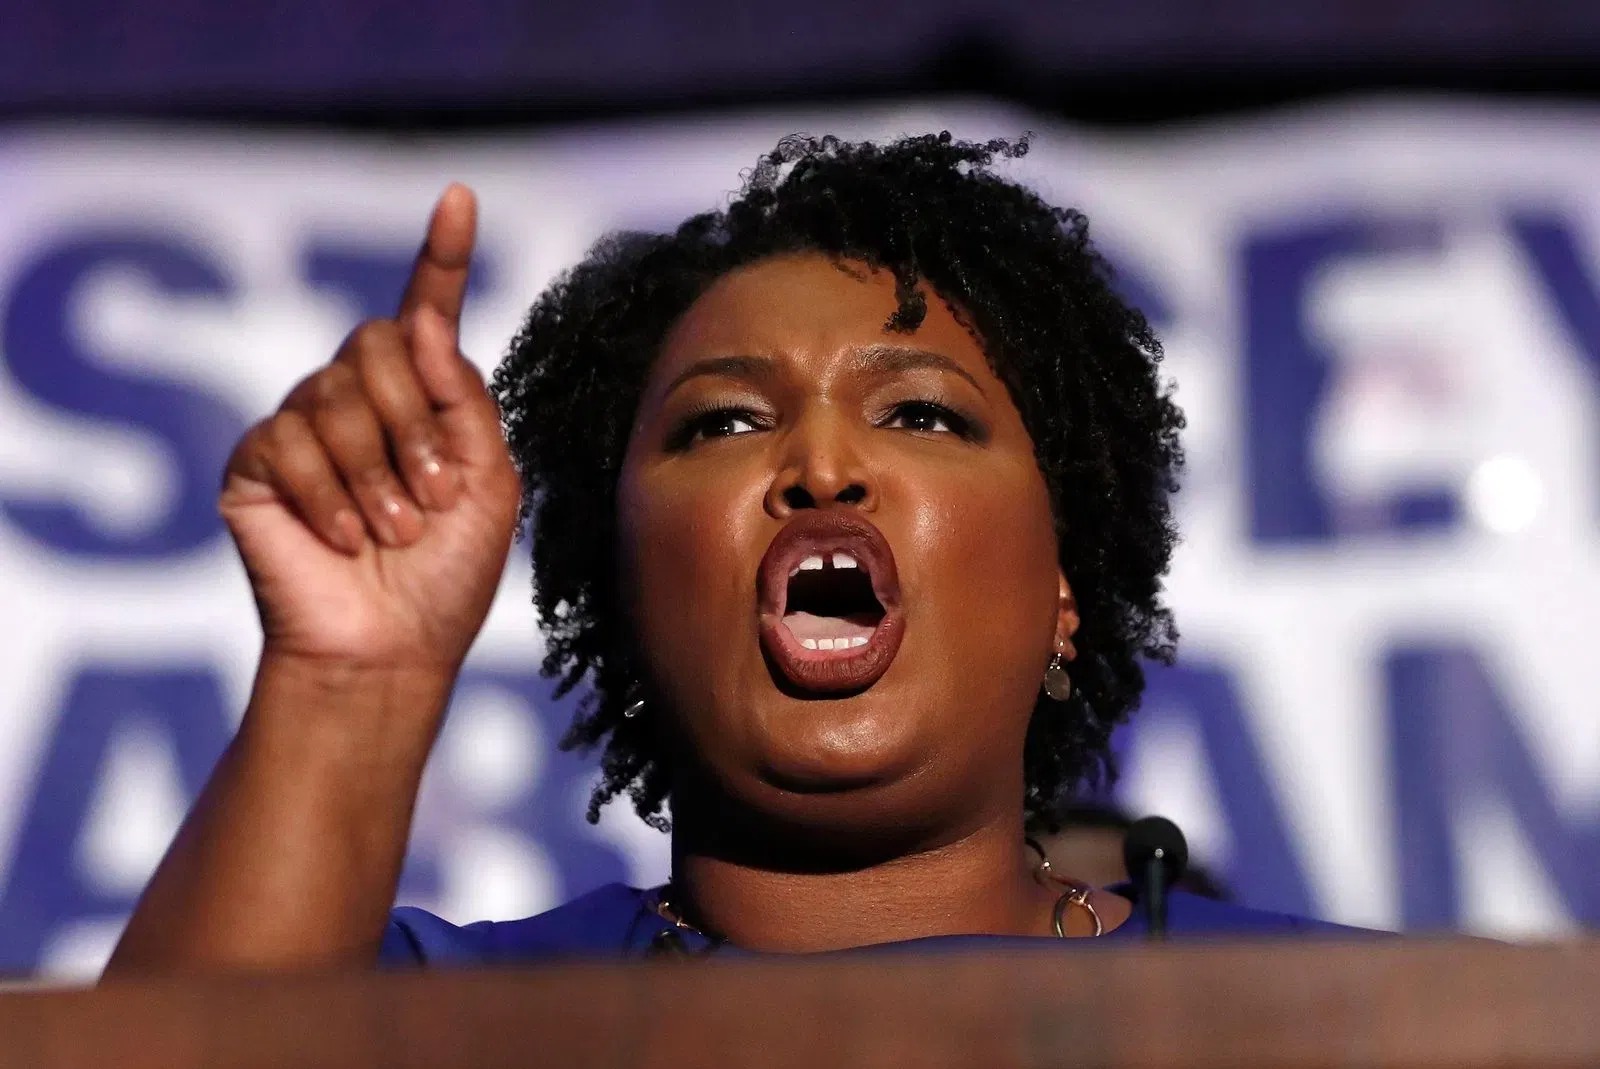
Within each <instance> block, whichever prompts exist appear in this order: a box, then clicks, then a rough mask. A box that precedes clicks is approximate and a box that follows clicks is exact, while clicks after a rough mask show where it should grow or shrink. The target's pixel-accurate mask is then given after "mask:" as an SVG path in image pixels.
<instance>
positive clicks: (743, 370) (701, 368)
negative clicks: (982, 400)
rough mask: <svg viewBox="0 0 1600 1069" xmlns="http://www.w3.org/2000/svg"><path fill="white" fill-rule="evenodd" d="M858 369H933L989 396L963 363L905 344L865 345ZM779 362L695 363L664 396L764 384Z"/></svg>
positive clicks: (721, 359) (733, 359)
mask: <svg viewBox="0 0 1600 1069" xmlns="http://www.w3.org/2000/svg"><path fill="white" fill-rule="evenodd" d="M850 355H851V357H852V358H853V361H854V363H855V364H856V366H857V368H859V369H860V370H862V371H868V372H876V373H878V374H880V375H895V374H899V373H900V372H903V371H916V370H918V369H921V368H931V369H933V370H935V371H947V372H949V373H950V374H952V375H959V376H961V377H962V378H964V379H966V380H967V381H968V382H970V383H971V384H972V387H973V389H975V390H977V391H978V393H979V394H980V395H983V396H985V397H986V396H988V394H987V392H986V391H985V390H984V388H983V385H982V384H981V383H979V382H978V380H977V379H976V378H974V377H973V375H972V373H971V372H969V371H968V370H967V369H966V368H964V367H962V366H961V365H960V363H958V362H957V361H955V360H953V359H952V358H950V357H948V356H945V355H944V354H943V353H936V352H933V351H932V350H930V349H918V348H915V347H912V346H906V345H883V344H879V345H866V346H862V347H860V348H858V349H855V350H853V351H852V352H851V354H850ZM777 369H778V365H777V361H775V360H774V359H772V357H770V356H712V357H707V358H706V359H704V360H696V361H695V362H694V363H692V364H690V365H689V366H688V367H686V368H684V369H683V370H682V371H680V372H679V373H678V374H677V375H676V376H675V377H674V378H673V380H672V381H671V382H670V383H668V384H667V388H666V390H665V391H664V393H663V396H667V395H670V394H671V393H672V392H673V391H674V390H676V389H677V388H678V387H679V386H682V385H683V384H684V383H686V382H688V381H689V380H691V379H697V378H708V377H709V378H728V379H744V380H746V381H750V382H761V381H763V380H766V379H770V378H772V377H773V376H774V375H776V374H777Z"/></svg>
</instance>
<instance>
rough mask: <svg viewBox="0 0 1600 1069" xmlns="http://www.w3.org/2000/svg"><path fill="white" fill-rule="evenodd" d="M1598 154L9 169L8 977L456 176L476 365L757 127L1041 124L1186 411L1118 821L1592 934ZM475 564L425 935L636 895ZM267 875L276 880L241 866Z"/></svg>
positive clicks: (68, 964) (114, 867)
mask: <svg viewBox="0 0 1600 1069" xmlns="http://www.w3.org/2000/svg"><path fill="white" fill-rule="evenodd" d="M1597 120H1600V113H1592V112H1586V111H1577V112H1561V111H1541V110H1538V109H1533V108H1528V109H1511V110H1499V109H1489V108H1482V107H1477V106H1472V107H1469V106H1444V105H1438V104H1430V105H1427V106H1415V107H1409V106H1397V105H1392V104H1390V105H1382V106H1378V105H1372V106H1368V107H1362V106H1358V105H1351V106H1349V107H1347V108H1341V109H1329V110H1325V111H1311V112H1306V113H1299V114H1292V115H1288V116H1282V117H1276V118H1263V119H1258V120H1253V121H1249V122H1239V123H1233V124H1225V125H1218V126H1214V127H1203V128H1195V129H1193V130H1190V131H1185V132H1181V133H1168V134H1160V135H1151V136H1148V137H1139V138H1133V137H1127V138H1100V137H1097V138H1089V137H1086V136H1084V135H1081V134H1079V133H1077V132H1074V131H1072V130H1058V129H1053V128H1049V127H1048V125H1047V124H1043V123H1040V122H1038V121H1036V120H1031V119H1025V118H1023V117H1020V116H1017V115H1014V114H1009V113H1006V112H1004V111H1002V110H999V109H982V108H971V109H958V110H948V109H946V110H940V109H934V108H929V109H902V110H898V111H895V112H892V113H859V114H852V115H847V116H842V117H841V116H835V117H832V118H829V117H826V116H817V115H805V116H794V115H781V114H775V115H768V116H754V117H747V118H740V119H719V120H715V121H708V120H705V119H695V120H692V121H691V120H684V121H682V122H663V123H660V124H656V125H650V126H641V127H636V128H627V127H606V128H603V129H594V130H581V129H580V130H571V131H564V132H559V133H546V134H540V135H538V136H536V137H533V136H530V137H526V138H518V137H505V138H499V139H486V140H484V141H480V142H461V141H451V142H440V143H429V142H425V141H424V142H413V143H408V144H406V145H403V146H401V145H395V144H390V143H381V142H377V141H367V140H361V139H353V138H338V139H335V138H332V137H310V136H304V137H297V136H288V135H282V134H273V135H270V136H268V135H262V136H244V135H227V136H224V135H214V136H201V135H198V134H193V133H175V132H172V131H159V130H131V129H129V130H123V129H115V128H111V129H102V130H84V129H73V130H70V131H61V132H51V131H48V130H47V131H43V132H32V133H28V132H23V133H13V134H10V135H8V136H7V137H5V138H4V139H3V140H0V176H3V177H0V202H3V203H5V205H6V212H5V213H4V214H3V215H0V589H3V590H4V593H5V598H4V606H5V610H6V611H5V615H4V617H3V618H0V634H3V636H4V641H3V642H0V715H3V716H4V718H5V720H4V727H5V730H6V732H7V734H8V738H9V740H10V745H8V746H7V747H4V748H0V968H6V969H12V970H28V969H34V968H40V969H42V970H44V971H46V972H49V973H53V974H57V975H82V974H85V973H87V972H90V971H92V970H93V969H95V968H96V967H97V966H98V964H99V962H100V961H102V960H103V958H104V955H105V953H106V952H107V951H108V949H109V946H110V943H111V941H112V940H113V939H114V938H115V935H116V932H117V929H118V926H119V925H120V923H121V921H122V918H123V917H124V916H125V914H126V911H127V910H128V908H129V907H130V906H131V903H132V899H133V896H134V895H135V894H136V893H137V888H138V885H139V883H140V882H141V880H142V879H143V878H144V877H145V875H146V874H147V873H148V872H149V871H150V869H151V868H152V867H153V865H154V864H155V863H156V860H157V859H158V858H159V856H160V853H161V851H162V849H164V847H165V844H166V841H167V839H168V838H169V837H170V835H171V833H172V831H173V828H174V826H175V822H176V820H177V819H178V816H179V814H180V812H181V810H182V808H183V806H184V805H185V804H186V803H187V801H188V800H189V799H190V798H192V796H193V794H194V792H195V791H196V790H197V789H198V788H199V786H200V784H201V783H202V782H203V780H204V777H205V775H206V773H207V772H208V770H209V767H210V764H211V762H212V761H214V760H215V758H216V756H217V754H218V753H219V752H220V750H221V748H222V746H223V745H224V743H225V741H226V739H227V737H228V734H229V732H230V731H231V730H232V727H233V725H234V723H235V722H236V720H237V717H238V715H239V710H240V709H241V707H242V702H243V699H244V695H245V693H246V691H247V687H248V683H249V675H250V671H251V668H252V660H253V657H254V655H255V652H256V646H257V643H258V638H257V635H256V628H255V621H254V619H253V617H252V614H251V611H250V601H249V596H248V591H247V589H246V587H245V584H244V581H243V578H242V575H241V574H240V571H239V569H238V567H237V565H236V563H235V561H234V558H233V555H232V552H231V548H230V547H229V545H228V543H227V540H226V538H225V537H224V535H223V533H222V530H221V527H220V525H219V523H218V521H217V518H216V511H215V493H216V485H217V478H218V472H219V471H220V468H221V464H222V461H223V458H224V457H225V456H226V454H227V451H228V449H229V448H230V447H231V445H232V443H233V441H234V440H235V438H236V437H237V436H238V434H239V433H240V432H241V431H242V430H243V428H244V427H245V426H246V425H247V424H248V423H249V422H251V421H253V420H254V419H256V418H259V417H260V416H261V415H262V414H264V413H265V412H267V411H268V410H270V408H271V407H272V406H274V405H275V404H276V402H277V400H278V399H279V397H280V396H281V395H282V394H283V393H284V392H285V391H286V390H287V389H288V388H289V386H290V385H292V384H293V383H294V382H295V381H296V380H298V379H299V378H300V377H301V376H303V375H305V374H306V373H307V372H308V371H310V370H311V369H312V368H313V367H314V366H316V365H317V364H319V363H321V362H322V361H324V360H325V359H326V358H327V356H328V355H329V354H331V353H332V352H333V351H334V349H335V347H336V346H337V343H338V341H339V339H340V337H341V336H342V335H343V333H344V332H345V331H347V330H348V329H349V327H350V326H351V325H352V324H353V323H354V322H355V321H356V320H357V319H359V318H362V317H365V316H369V315H375V314H385V313H387V312H388V311H389V308H390V302H391V301H392V300H393V296H394V294H396V293H397V292H398V290H399V288H400V284H399V280H400V279H401V278H403V273H404V271H405V270H406V267H407V265H408V263H409V261H410V258H411V255H412V251H413V249H414V248H415V245H416V242H417V239H418V228H419V225H420V220H422V219H423V218H424V217H425V214H426V211H427V208H428V205H429V203H430V202H431V199H432V197H433V196H434V195H435V194H436V192H437V190H438V189H439V188H440V187H441V186H442V185H443V184H444V183H445V182H446V181H448V180H450V179H460V180H463V181H466V182H468V183H470V184H472V185H474V186H475V187H476V188H477V189H478V191H479V193H480V196H481V199H482V203H483V220H482V231H483V241H482V264H481V270H480V271H479V272H478V273H477V275H476V277H475V280H474V292H473V298H472V300H471V302H469V311H468V318H467V321H466V324H465V334H464V342H465V347H466V348H467V350H468V351H469V352H470V353H472V354H473V355H474V356H476V357H477V358H478V359H479V360H480V361H481V362H482V363H483V364H484V365H485V367H487V366H489V365H491V364H492V363H493V362H494V360H495V359H496V357H497V355H498V354H499V352H500V351H501V350H502V349H503V348H504V345H505V343H506V340H507V339H508V338H509V337H510V336H511V334H512V333H513V331H514V329H515V327H516V326H517V323H518V320H519V318H520V315H521V312H522V310H523V308H524V307H525V306H526V305H527V303H528V302H529V301H531V299H532V297H533V296H534V295H535V294H536V293H537V292H538V291H539V290H540V289H541V288H542V287H543V286H544V285H545V284H546V283H547V282H548V281H549V279H550V278H551V277H552V276H553V275H554V273H555V272H556V271H558V270H560V269H561V268H563V267H565V266H567V265H570V264H572V263H574V262H575V261H576V260H577V259H579V258H580V257H581V255H582V254H583V251H584V250H585V248H586V247H587V246H588V244H589V243H591V242H592V241H593V240H594V239H596V238H597V237H599V236H600V234H601V233H602V232H604V231H605V230H608V229H611V228H614V227H618V226H633V227H640V226H643V227H664V226H669V225H671V224H672V223H674V222H676V220H677V219H678V218H680V217H682V216H683V215H685V214H687V213H689V212H690V211H693V210H698V209H701V208H705V207H712V206H716V205H717V204H720V203H724V202H725V197H726V194H727V192H728V191H729V190H730V189H731V188H733V187H734V186H735V185H736V182H737V179H736V176H737V175H738V174H739V172H740V171H741V170H743V169H745V168H747V167H748V166H749V165H750V164H751V163H752V162H753V160H754V159H755V157H756V155H757V154H758V153H759V152H760V151H762V150H763V149H765V148H768V147H770V145H771V144H772V143H773V141H775V140H776V138H777V137H779V136H781V135H782V134H785V133H788V132H790V131H792V130H795V129H812V130H823V129H826V130H831V131H834V132H838V133H841V134H843V135H845V136H886V135H890V134H893V133H897V132H900V131H904V130H916V129H930V128H931V129H940V128H944V127H947V126H948V127H950V128H952V129H954V130H955V131H956V132H957V133H958V134H961V135H963V136H973V137H990V136H994V135H996V134H1005V133H1011V132H1016V131H1020V130H1023V129H1028V128H1033V129H1035V130H1041V132H1040V133H1039V134H1038V136H1037V137H1036V140H1035V149H1034V151H1033V153H1032V154H1030V156H1029V157H1027V158H1026V159H1025V160H1023V161H1019V162H1017V163H1015V164H1009V165H1007V166H1008V167H1010V168H1012V169H1013V171H1014V173H1015V174H1017V175H1018V176H1019V177H1021V178H1024V179H1025V180H1027V181H1029V182H1031V183H1033V184H1034V185H1036V186H1037V187H1039V188H1040V189H1041V191H1042V192H1044V193H1045V194H1046V196H1048V197H1050V198H1051V199H1054V200H1057V201H1060V202H1067V203H1073V204H1076V205H1080V206H1082V207H1083V208H1085V209H1086V210H1087V212H1088V214H1089V216H1090V218H1091V219H1092V220H1093V224H1094V227H1093V229H1094V232H1095V234H1096V236H1097V240H1098V241H1099V242H1100V244H1101V246H1102V248H1103V249H1104V250H1105V251H1106V252H1107V254H1108V255H1109V256H1111V257H1112V259H1113V260H1114V261H1116V262H1117V264H1118V265H1119V268H1120V273H1121V276H1122V284H1123V285H1124V286H1125V288H1126V291H1127V292H1128V294H1129V295H1130V297H1131V299H1134V300H1136V301H1138V303H1139V304H1140V305H1141V306H1142V307H1144V308H1145V309H1146V310H1147V312H1148V313H1149V314H1150V316H1151V318H1152V319H1153V320H1154V321H1156V323H1157V325H1158V328H1159V330H1160V332H1161V334H1162V336H1163V337H1164V338H1165V339H1166V340H1167V348H1168V352H1169V354H1170V359H1169V363H1168V368H1169V369H1170V372H1171V374H1172V375H1173V376H1174V377H1175V379H1176V380H1177V383H1178V387H1179V397H1180V400H1181V401H1182V402H1183V403H1184V405H1185V407H1186V409H1187V412H1188V414H1189V417H1190V432H1189V436H1188V439H1187V441H1188V445H1189V451H1190V456H1191V466H1190V473H1189V476H1188V478H1187V480H1186V489H1185V491H1184V493H1183V494H1182V495H1180V502H1181V514H1182V520H1183V528H1184V532H1185V544H1184V546H1183V548H1182V549H1181V551H1180V555H1179V559H1178V562H1177V565H1176V569H1175V572H1174V574H1173V577H1172V582H1171V592H1172V599H1173V602H1174V604H1175V606H1176V609H1177V612H1178V617H1179V620H1180V623H1181V625H1182V628H1183V632H1184V643H1183V653H1182V658H1181V660H1180V663H1179V665H1178V666H1177V667H1175V668H1173V669H1170V670H1161V671H1157V672H1153V673H1152V679H1151V691H1150V698H1149V701H1148V702H1147V707H1146V708H1145V709H1144V710H1142V711H1141V713H1140V714H1139V715H1138V717H1136V721H1135V723H1134V725H1133V726H1132V727H1131V728H1130V729H1129V730H1128V731H1127V732H1126V733H1125V734H1124V735H1123V736H1122V737H1121V739H1120V743H1119V745H1120V747H1121V749H1122V750H1123V753H1124V757H1125V765H1126V767H1127V769H1128V776H1127V777H1126V779H1125V781H1124V784H1123V788H1122V795H1123V797H1124V799H1125V800H1126V801H1127V802H1128V803H1129V804H1130V805H1131V806H1133V807H1134V808H1136V809H1140V810H1145V809H1149V810H1161V811H1165V812H1168V813H1169V814H1170V815H1172V816H1173V817H1174V818H1176V819H1178V820H1179V821H1180V822H1181V823H1185V824H1186V825H1187V826H1188V827H1189V828H1190V830H1191V833H1192V836H1193V839H1194V842H1195V847H1196V853H1197V855H1202V856H1204V857H1205V859H1206V860H1208V861H1209V862H1211V864H1212V865H1213V866H1214V867H1216V868H1218V869H1219V870H1220V871H1221V872H1222V874H1223V875H1224V877H1225V879H1226V880H1227V882H1229V883H1230V884H1231V885H1232V886H1233V887H1234V888H1235V889H1236V890H1237V892H1238V893H1239V895H1240V897H1242V899H1243V900H1244V901H1246V902H1247V903H1250V904H1254V905H1260V906H1266V907H1275V908H1282V909H1289V910H1297V911H1305V912H1311V913H1314V914H1318V915H1322V916H1326V917H1330V918H1332V919H1336V920H1341V921H1346V922H1351V923H1358V924H1369V925H1377V926H1385V927H1403V928H1408V929H1426V928H1432V927H1445V926H1453V927H1463V928H1466V929H1470V930H1474V931H1479V932H1484V933H1490V934H1507V935H1545V934H1552V933H1556V932H1560V931H1563V930H1567V929H1569V928H1571V927H1572V926H1574V925H1578V924H1591V925H1592V924H1600V719H1597V715H1596V714H1597V709H1596V703H1595V700H1594V699H1593V698H1592V697H1591V695H1590V694H1589V689H1590V688H1589V685H1588V667H1587V665H1588V655H1589V647H1590V645H1591V641H1590V633H1591V632H1592V631H1593V630H1594V629H1595V625H1596V622H1597V619H1596V616H1597V612H1596V608H1595V606H1596V605H1597V604H1600V570H1597V553H1596V550H1597V548H1600V537H1597V535H1600V495H1597V494H1596V486H1597V480H1600V470H1597V465H1596V459H1597V457H1600V440H1597V435H1596V433H1595V428H1596V426H1597V425H1600V419H1597V417H1600V411H1597V397H1596V390H1597V385H1600V383H1597V372H1600V191H1596V189H1595V187H1594V184H1593V177H1594V175H1595V174H1597V173H1600V122H1597ZM534 624H535V621H534V619H533V613H532V609H531V607H530V606H529V604H528V598H527V568H526V565H525V564H523V563H522V562H520V561H518V562H517V563H515V564H514V565H513V566H512V567H511V568H510V569H509V570H508V575H507V577H506V580H505V582H504V584H503V588H502V591H501V596H500V598H499V599H498V600H497V602H496V605H495V609H494V611H493V612H492V614H491V617H490V622H489V625H488V626H487V628H486V630H485V633H484V635H483V637H482V639H481V641H480V643H479V645H478V647H477V648H476V650H475V653H474V655H473V658H472V660H471V662H470V664H469V669H468V672H467V673H466V675H465V676H464V678H463V680H462V683H461V687H460V689H459V692H458V696H457V702H456V707H455V713H454V717H453V720H452V723H451V726H450V728H449V729H448V731H447V733H446V735H445V736H444V738H443V739H442V740H441V743H440V749H439V751H438V753H437V754H436V758H435V761H434V763H433V765H432V766H431V768H430V772H429V775H428V778H427V782H426V785H425V788H424V793H423V798H422V801H421V804H420V806H419V811H418V817H417V829H416V834H415V836H414V844H413V853H412V859H411V862H410V864H409V865H408V868H407V871H406V875H405V879H404V883H403V886H402V897H403V898H404V899H406V900H407V901H412V902H417V903H419V904H423V905H428V906H431V907H433V908H436V909H440V910H441V911H443V912H444V913H445V914H447V915H449V916H452V917H453V918H455V919H459V920H466V919H473V918H475V917H477V916H481V915H491V914H492V915H500V916H504V915H509V914H516V913H528V912H532V911H536V910H539V909H542V908H545V907H547V906H550V905H553V904H554V903H555V902H557V901H559V900H561V899H563V898H565V897H568V896H570V895H572V894H574V893H577V892H579V891H581V890H583V889H585V888H586V887H588V886H592V885H593V884H595V883H598V882H601V881H604V880H613V879H622V880H631V881H634V882H649V881H651V880H654V879H659V878H660V877H661V876H662V875H663V874H664V871H665V870H664V865H665V843H664V840H662V839H661V838H660V837H659V836H656V835H655V833H654V832H650V831H649V830H648V829H645V828H644V827H643V825H641V824H639V823H638V822H637V821H636V820H633V819H631V818H630V817H628V816H627V815H626V814H625V813H623V812H621V811H618V812H611V813H608V815H607V817H606V819H605V820H604V821H603V822H602V824H601V825H600V826H599V827H598V828H593V827H589V826H588V825H586V824H584V823H583V821H582V810H583V805H584V801H585V799H586V796H587V790H588V786H589V784H590V783H591V782H592V780H593V777H594V769H593V766H592V763H591V762H589V761H588V760H586V759H584V758H582V757H581V756H575V755H566V754H560V753H557V752H555V743H556V741H557V740H558V739H559V737H560V735H561V733H562V731H563V729H564V727H565V723H566V719H567V715H568V713H569V711H570V706H569V705H568V704H567V703H566V702H561V703H557V702H554V701H552V700H551V697H550V687H549V685H548V684H547V683H546V682H544V681H543V680H541V679H540V678H539V676H538V673H537V665H538V663H539V655H540V649H539V641H538V636H537V629H536V627H535V626H534ZM263 848H269V847H265V846H264V847H263Z"/></svg>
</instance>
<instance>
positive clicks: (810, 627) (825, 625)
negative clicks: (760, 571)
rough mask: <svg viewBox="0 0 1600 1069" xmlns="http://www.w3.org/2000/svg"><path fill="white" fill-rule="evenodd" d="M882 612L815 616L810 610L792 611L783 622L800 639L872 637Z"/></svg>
mask: <svg viewBox="0 0 1600 1069" xmlns="http://www.w3.org/2000/svg"><path fill="white" fill-rule="evenodd" d="M880 619H882V614H881V613H868V612H855V613H851V614H850V615H849V616H813V615H811V614H810V613H808V612H791V613H788V614H786V615H785V616H784V618H783V623H784V626H785V627H787V628H788V629H789V631H790V633H791V634H793V635H794V637H795V638H798V639H808V638H810V639H824V638H831V639H841V638H844V639H851V638H866V639H870V638H871V637H872V633H873V632H874V631H876V630H877V629H878V621H879V620H880Z"/></svg>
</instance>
